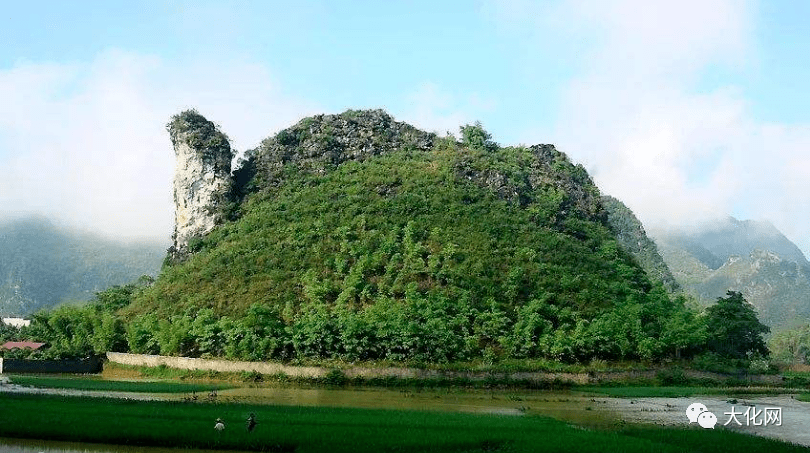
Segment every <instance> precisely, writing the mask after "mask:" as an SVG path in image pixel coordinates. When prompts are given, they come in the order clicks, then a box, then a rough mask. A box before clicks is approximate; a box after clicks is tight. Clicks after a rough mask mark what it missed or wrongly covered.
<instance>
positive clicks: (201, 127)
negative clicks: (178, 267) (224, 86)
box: [167, 110, 233, 259]
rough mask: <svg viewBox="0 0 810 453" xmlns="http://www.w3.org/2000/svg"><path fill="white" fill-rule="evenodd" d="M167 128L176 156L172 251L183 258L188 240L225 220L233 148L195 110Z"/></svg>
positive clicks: (229, 189)
mask: <svg viewBox="0 0 810 453" xmlns="http://www.w3.org/2000/svg"><path fill="white" fill-rule="evenodd" d="M167 128H168V130H169V134H170V136H171V140H172V145H173V146H174V153H175V157H176V168H175V174H174V203H175V222H174V234H173V236H172V239H173V245H172V248H171V249H170V253H171V254H172V256H173V258H175V259H182V258H183V257H185V256H186V255H187V254H188V252H189V250H188V248H189V241H191V240H192V239H193V238H196V237H202V236H204V235H205V234H207V233H208V232H209V231H211V230H212V229H213V228H214V227H215V226H216V225H218V224H219V223H221V222H222V221H223V216H224V214H223V206H224V205H225V204H226V202H227V200H228V197H229V194H230V191H231V186H232V182H231V160H232V159H233V151H232V150H231V147H230V144H229V142H228V137H227V136H226V135H225V134H223V133H222V132H221V131H220V130H219V128H217V126H216V125H215V124H214V123H212V122H210V121H208V120H206V119H205V118H204V117H203V116H202V115H200V114H199V113H197V112H195V111H193V110H189V111H185V112H182V113H180V114H178V115H176V116H174V117H173V118H172V120H171V122H170V123H169V124H168V126H167Z"/></svg>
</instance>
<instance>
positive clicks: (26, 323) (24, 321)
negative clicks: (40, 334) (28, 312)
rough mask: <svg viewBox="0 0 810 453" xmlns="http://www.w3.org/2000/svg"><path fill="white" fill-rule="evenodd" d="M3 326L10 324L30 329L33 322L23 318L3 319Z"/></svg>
mask: <svg viewBox="0 0 810 453" xmlns="http://www.w3.org/2000/svg"><path fill="white" fill-rule="evenodd" d="M3 324H8V325H10V326H14V327H17V328H19V327H28V326H30V325H31V320H29V319H22V318H3Z"/></svg>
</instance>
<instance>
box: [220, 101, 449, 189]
mask: <svg viewBox="0 0 810 453" xmlns="http://www.w3.org/2000/svg"><path fill="white" fill-rule="evenodd" d="M435 139H436V135H435V134H431V133H428V132H424V131H421V130H419V129H417V128H415V127H413V126H411V125H410V124H407V123H402V122H399V121H394V118H392V117H391V116H390V115H389V114H388V113H386V112H385V111H383V110H347V111H345V112H343V113H341V114H338V115H315V116H312V117H309V118H304V119H303V120H301V121H299V122H298V123H297V124H295V125H294V126H292V127H289V128H287V129H284V130H282V131H281V132H279V133H278V134H276V135H275V136H273V137H270V138H267V139H265V140H264V141H262V143H261V145H260V146H259V147H258V148H255V149H252V150H249V151H247V152H246V153H245V159H244V160H242V161H241V162H240V165H239V168H238V169H237V170H236V171H235V172H234V179H235V183H236V184H235V185H236V187H235V191H234V193H235V194H236V195H237V196H244V195H245V194H247V193H250V192H253V191H256V190H259V189H262V188H265V187H274V186H278V185H279V184H280V183H281V182H282V181H283V180H284V171H285V168H288V167H292V168H294V169H296V170H298V171H304V172H312V173H316V174H323V173H325V172H326V171H328V170H329V169H332V168H335V167H337V166H338V165H340V164H341V163H343V162H346V161H349V160H356V161H364V160H366V159H368V158H370V157H373V156H377V155H380V154H385V153H387V152H390V151H394V150H399V149H408V148H412V149H416V150H428V149H430V148H431V147H432V146H433V142H434V140H435Z"/></svg>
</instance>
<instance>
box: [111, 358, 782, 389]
mask: <svg viewBox="0 0 810 453" xmlns="http://www.w3.org/2000/svg"><path fill="white" fill-rule="evenodd" d="M107 359H108V360H109V361H110V362H114V363H120V364H122V365H131V366H148V367H158V366H161V365H163V366H166V367H169V368H176V369H181V370H202V371H218V372H231V373H233V372H236V373H240V372H257V373H261V374H266V375H273V374H279V373H283V374H285V375H287V376H290V377H299V378H323V377H325V376H326V375H327V374H329V372H330V371H332V370H333V368H327V367H317V366H288V365H283V364H280V363H273V362H238V361H229V360H213V359H194V358H188V357H168V356H160V355H145V354H126V353H120V352H108V353H107ZM341 371H342V372H343V374H344V375H346V377H348V378H355V377H361V378H366V379H368V378H386V377H395V378H403V379H440V378H448V379H454V378H462V379H469V380H471V381H483V380H486V379H493V378H494V379H499V380H514V381H533V382H537V383H542V382H546V383H550V382H559V383H567V384H575V385H588V384H598V383H602V382H608V381H616V382H621V381H627V380H631V381H632V380H639V379H641V380H652V379H655V378H656V375H657V373H658V371H657V370H636V371H607V372H590V373H553V372H543V371H531V372H513V373H504V372H487V371H448V370H427V369H419V368H404V367H377V368H371V367H360V366H349V367H341ZM684 374H685V375H686V376H687V377H689V378H697V379H715V380H720V381H722V380H724V379H727V378H729V376H727V375H722V374H718V373H709V372H705V371H695V370H684ZM745 379H746V380H747V381H749V382H751V383H760V384H770V385H778V384H779V383H781V381H782V379H781V377H780V376H777V375H748V376H746V377H745Z"/></svg>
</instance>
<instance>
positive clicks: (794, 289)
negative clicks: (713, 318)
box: [650, 217, 810, 331]
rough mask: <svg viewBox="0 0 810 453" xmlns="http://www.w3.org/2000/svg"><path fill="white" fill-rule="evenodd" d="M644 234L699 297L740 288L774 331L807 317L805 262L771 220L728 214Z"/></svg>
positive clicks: (808, 270)
mask: <svg viewBox="0 0 810 453" xmlns="http://www.w3.org/2000/svg"><path fill="white" fill-rule="evenodd" d="M650 236H652V237H653V238H655V241H656V243H657V244H658V249H659V251H660V252H661V255H662V256H663V258H664V261H665V262H666V263H667V265H668V266H669V269H670V270H671V271H672V275H673V276H674V277H675V279H676V280H677V281H678V283H680V284H681V285H682V286H683V287H684V289H685V290H686V291H687V292H688V293H690V294H692V295H694V296H696V297H697V298H698V299H699V300H700V301H701V302H702V303H705V304H708V303H711V302H713V301H715V300H716V299H717V298H718V297H721V296H723V295H725V293H726V291H728V290H734V291H740V292H742V293H743V295H744V297H745V298H746V300H748V301H749V302H751V303H752V304H753V305H754V306H755V307H756V309H757V312H758V315H759V317H760V320H761V321H762V322H763V323H764V324H766V325H769V326H770V327H771V328H772V329H773V330H775V331H778V330H782V329H784V328H789V327H793V326H796V325H800V324H806V323H808V322H810V262H808V261H807V258H806V257H805V256H804V255H803V254H802V252H801V250H799V248H798V247H797V246H796V245H795V244H793V243H792V242H791V241H790V240H789V239H788V238H786V237H785V236H784V235H783V234H782V233H781V232H780V231H779V230H777V229H776V227H774V226H773V225H772V224H771V223H769V222H764V221H753V220H737V219H735V218H733V217H728V218H727V219H726V220H725V221H723V222H719V223H716V224H713V225H711V226H707V227H704V228H703V229H700V230H698V231H692V232H686V231H674V230H670V231H663V230H658V231H650Z"/></svg>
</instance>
